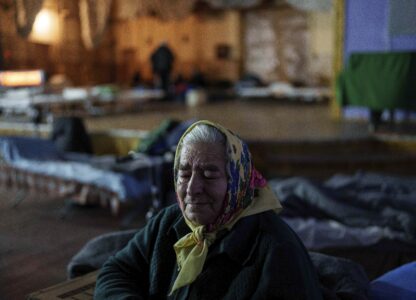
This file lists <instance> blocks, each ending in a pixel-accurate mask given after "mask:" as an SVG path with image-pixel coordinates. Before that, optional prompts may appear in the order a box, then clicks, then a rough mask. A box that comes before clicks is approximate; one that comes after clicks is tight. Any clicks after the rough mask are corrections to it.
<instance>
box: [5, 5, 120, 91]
mask: <svg viewBox="0 0 416 300" xmlns="http://www.w3.org/2000/svg"><path fill="white" fill-rule="evenodd" d="M58 3H59V6H58ZM45 5H47V6H48V7H52V8H53V9H55V10H56V11H58V13H59V16H60V20H61V22H62V23H61V24H62V26H61V30H62V32H61V35H60V41H59V42H58V43H57V44H53V45H48V44H41V43H37V42H33V41H30V40H29V39H26V38H22V37H20V36H19V35H18V34H17V32H16V29H15V26H14V9H13V8H12V7H10V8H7V9H5V8H4V7H2V8H0V43H1V48H2V53H3V68H4V69H32V68H41V69H44V70H46V72H47V73H48V74H49V75H52V74H57V73H61V74H62V73H63V74H66V76H67V77H68V78H69V80H70V81H71V82H72V83H73V84H74V85H88V84H98V83H109V82H114V81H115V79H116V76H115V68H116V65H115V58H114V57H115V56H114V46H113V45H114V43H113V40H112V36H111V34H107V35H106V38H105V40H104V41H103V43H102V44H101V45H100V46H99V47H98V48H97V49H95V50H91V51H89V50H86V49H85V47H84V46H83V44H82V41H81V31H80V21H79V14H78V4H77V1H73V0H61V1H59V2H58V1H45Z"/></svg>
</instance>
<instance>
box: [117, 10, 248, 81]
mask: <svg viewBox="0 0 416 300" xmlns="http://www.w3.org/2000/svg"><path fill="white" fill-rule="evenodd" d="M240 26H241V25H240V14H239V13H238V12H236V11H226V12H216V13H208V14H193V15H190V16H188V17H187V18H185V19H183V20H178V21H169V22H166V21H161V20H159V19H156V18H154V17H140V18H137V19H135V20H129V21H122V20H120V21H116V22H115V23H114V25H113V30H114V39H115V44H116V60H117V66H118V72H117V78H118V81H121V82H126V80H127V79H128V78H131V76H132V74H133V73H134V72H136V71H138V72H140V74H141V76H142V77H143V78H144V79H146V80H151V77H152V74H151V65H150V56H151V54H152V52H153V51H154V50H155V49H156V48H157V47H158V45H159V44H160V43H161V42H163V41H166V42H167V43H168V44H169V46H170V48H171V49H172V51H173V52H174V54H175V64H174V73H175V74H182V75H184V76H189V75H190V74H191V73H192V71H193V70H194V69H195V68H199V69H200V70H201V71H203V72H204V73H205V74H206V75H207V77H208V78H212V79H214V78H215V79H229V80H235V79H237V78H238V76H239V66H240V63H241V50H240V48H241V47H240V31H241V29H240ZM222 45H224V46H227V47H229V50H230V51H229V55H228V57H226V58H218V57H217V48H218V47H221V46H222Z"/></svg>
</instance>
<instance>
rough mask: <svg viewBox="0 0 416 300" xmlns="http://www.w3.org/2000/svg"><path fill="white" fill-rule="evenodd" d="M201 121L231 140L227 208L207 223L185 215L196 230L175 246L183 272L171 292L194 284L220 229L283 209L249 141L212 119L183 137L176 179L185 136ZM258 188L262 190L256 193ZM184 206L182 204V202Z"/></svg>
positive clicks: (228, 151) (229, 145) (229, 146)
mask: <svg viewBox="0 0 416 300" xmlns="http://www.w3.org/2000/svg"><path fill="white" fill-rule="evenodd" d="M199 124H205V125H209V126H213V127H215V128H216V129H218V130H219V131H220V132H222V133H223V134H224V136H225V138H226V140H227V142H226V153H227V156H228V157H227V173H228V187H227V195H226V198H225V199H224V201H225V203H224V211H223V212H222V214H221V215H220V216H219V217H218V218H217V220H216V221H215V223H214V224H209V225H206V226H204V225H199V224H194V223H192V222H191V221H190V220H188V219H187V218H186V216H185V215H184V219H185V222H186V224H187V225H188V227H189V228H190V229H191V230H192V232H190V233H188V234H187V235H185V236H183V237H182V238H181V239H179V240H178V241H177V242H176V243H175V245H174V246H173V247H174V250H175V253H176V260H177V264H178V269H179V273H178V276H177V278H176V280H175V282H174V284H173V287H172V290H171V294H172V293H173V292H174V291H175V290H177V289H179V288H181V287H183V286H186V285H188V284H191V283H192V282H193V281H194V280H195V279H196V278H197V277H198V275H199V274H200V273H201V272H202V269H203V267H204V263H205V260H206V257H207V255H208V248H209V246H210V245H212V243H213V242H214V241H215V239H216V236H217V232H218V231H219V230H222V229H228V230H231V228H232V227H233V226H234V224H235V223H236V222H237V221H238V220H240V219H241V218H243V217H247V216H249V215H253V214H257V213H260V212H264V211H267V210H275V211H278V210H280V209H281V205H280V202H279V200H278V199H277V198H276V196H275V195H274V194H273V192H272V191H271V190H270V188H269V187H268V185H267V182H266V180H265V179H264V177H263V176H262V175H261V174H260V173H259V172H258V171H257V170H256V169H255V168H254V167H253V165H252V160H251V154H250V152H249V150H248V147H247V145H246V144H245V143H244V142H243V141H242V140H241V139H240V138H239V137H238V136H236V135H235V134H234V133H232V132H231V131H230V130H228V129H226V128H224V127H222V126H221V125H218V124H214V123H211V122H209V121H199V122H196V123H194V124H192V125H191V126H190V127H189V128H188V129H187V131H186V132H185V133H184V134H183V136H182V138H181V140H180V141H179V144H178V147H177V149H176V155H175V166H174V169H175V170H174V175H175V182H176V181H177V168H178V165H179V156H180V151H181V147H182V140H183V138H184V136H186V134H188V133H189V132H190V131H191V130H192V129H193V128H194V127H195V126H197V125H199ZM175 186H176V184H175ZM255 191H257V192H258V193H257V194H256V195H255ZM180 206H181V208H182V204H181V203H180Z"/></svg>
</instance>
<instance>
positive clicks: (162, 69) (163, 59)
mask: <svg viewBox="0 0 416 300" xmlns="http://www.w3.org/2000/svg"><path fill="white" fill-rule="evenodd" d="M174 59H175V57H174V55H173V53H172V51H171V50H170V49H169V47H168V46H166V45H162V46H160V47H159V48H157V49H156V50H155V52H153V54H152V56H151V57H150V60H151V62H152V69H153V72H155V73H169V72H170V71H171V70H172V64H173V61H174Z"/></svg>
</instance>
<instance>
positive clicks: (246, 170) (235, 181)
mask: <svg viewBox="0 0 416 300" xmlns="http://www.w3.org/2000/svg"><path fill="white" fill-rule="evenodd" d="M174 177H175V188H176V193H177V201H178V205H173V206H170V207H168V208H166V209H164V210H162V211H161V212H160V213H159V214H158V215H157V216H155V217H154V218H153V219H152V220H150V221H149V223H148V224H147V225H146V226H145V227H144V228H143V229H141V230H140V231H139V232H138V233H137V234H136V235H135V237H134V238H133V239H132V240H131V241H130V242H129V244H128V245H127V246H126V247H125V248H124V249H123V250H121V251H120V252H118V253H117V254H116V255H115V256H113V257H111V258H110V259H109V260H108V261H107V262H106V263H105V264H104V266H103V268H102V270H101V272H100V274H99V276H98V280H97V285H96V290H95V299H166V298H168V299H321V293H320V289H319V284H318V281H317V277H316V275H315V272H314V269H313V267H312V264H311V261H310V259H309V256H308V254H307V252H306V250H305V248H304V247H303V245H302V243H301V242H300V240H299V239H298V237H297V236H296V235H295V234H294V233H293V232H292V231H291V230H290V228H289V227H288V226H287V225H286V224H285V223H284V222H283V221H282V220H281V219H280V218H279V216H278V215H277V212H278V211H279V210H280V209H281V205H280V203H279V201H278V200H277V199H276V197H275V196H274V195H273V193H272V192H271V190H270V189H269V187H268V186H267V184H266V181H265V179H264V178H263V177H262V176H261V175H260V173H259V172H257V171H256V169H255V168H254V166H253V163H252V160H251V155H250V152H249V150H248V148H247V145H246V144H245V143H244V142H243V141H242V140H241V139H239V138H238V137H237V136H236V135H235V134H233V133H232V132H231V131H230V130H228V129H226V128H224V127H222V126H220V125H217V124H213V123H211V122H208V121H199V122H196V123H194V124H193V125H191V126H190V127H189V128H188V130H187V131H186V132H185V133H184V135H183V136H182V138H181V140H180V142H179V144H178V147H177V150H176V156H175V164H174Z"/></svg>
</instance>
